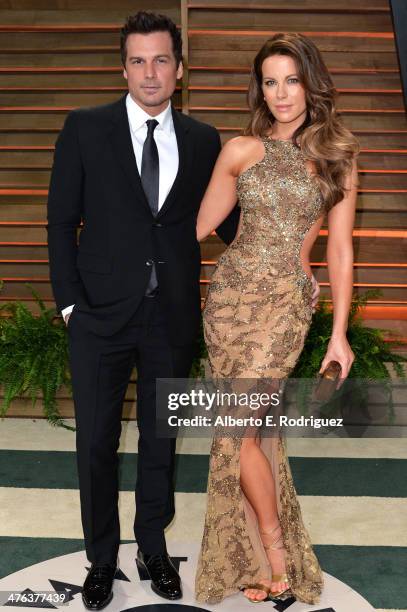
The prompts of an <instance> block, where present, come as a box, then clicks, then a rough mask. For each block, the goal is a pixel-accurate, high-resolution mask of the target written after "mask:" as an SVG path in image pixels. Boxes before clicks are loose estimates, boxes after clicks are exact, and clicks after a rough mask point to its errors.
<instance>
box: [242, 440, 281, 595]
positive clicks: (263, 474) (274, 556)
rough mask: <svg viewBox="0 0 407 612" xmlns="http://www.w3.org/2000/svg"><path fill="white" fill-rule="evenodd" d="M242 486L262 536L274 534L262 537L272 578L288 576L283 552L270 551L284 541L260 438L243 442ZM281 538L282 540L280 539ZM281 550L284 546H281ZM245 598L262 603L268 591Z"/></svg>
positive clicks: (269, 583) (270, 583)
mask: <svg viewBox="0 0 407 612" xmlns="http://www.w3.org/2000/svg"><path fill="white" fill-rule="evenodd" d="M240 484H241V487H242V490H243V492H244V494H245V495H246V497H247V499H248V500H249V502H250V504H251V505H252V507H253V509H254V511H255V513H256V516H257V520H258V524H259V529H260V531H261V532H271V531H272V530H273V529H274V530H275V531H274V533H273V534H272V536H271V535H266V534H264V533H263V534H262V536H261V537H262V541H263V543H264V544H265V549H266V553H267V556H268V559H269V561H270V564H271V568H272V572H273V575H276V574H284V573H285V561H284V548H283V547H282V548H278V549H277V548H276V549H271V548H269V547H268V546H269V545H270V544H273V543H274V542H277V541H278V540H279V539H281V529H280V527H279V519H278V511H277V501H276V492H275V485H274V476H273V472H272V470H271V466H270V463H269V461H268V459H267V457H266V456H265V455H264V453H263V451H262V450H261V448H260V441H259V438H258V437H246V438H244V439H243V440H242V445H241V449H240ZM279 536H280V538H279ZM279 546H282V544H281V543H279ZM264 584H265V586H269V587H271V589H272V590H273V591H281V590H284V589H286V588H288V587H289V585H288V583H287V582H275V581H274V580H273V581H269V580H264ZM244 594H245V596H246V597H250V599H259V600H262V599H264V597H265V591H262V590H259V589H245V591H244Z"/></svg>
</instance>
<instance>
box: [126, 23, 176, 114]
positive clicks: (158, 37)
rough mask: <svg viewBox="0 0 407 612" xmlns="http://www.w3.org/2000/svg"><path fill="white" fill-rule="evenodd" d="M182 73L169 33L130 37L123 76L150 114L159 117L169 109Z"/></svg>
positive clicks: (130, 89) (133, 96)
mask: <svg viewBox="0 0 407 612" xmlns="http://www.w3.org/2000/svg"><path fill="white" fill-rule="evenodd" d="M182 74H183V67H182V62H181V63H180V64H179V66H178V69H177V66H176V60H175V56H174V53H173V50H172V38H171V35H170V33H169V32H151V33H150V34H138V33H137V34H130V35H129V36H128V38H127V57H126V64H125V67H124V70H123V76H124V78H125V79H127V84H128V88H129V92H130V95H131V97H132V98H133V100H134V101H135V102H136V103H137V104H138V105H139V106H141V108H143V109H144V110H145V111H146V112H147V113H148V114H149V115H151V116H153V117H154V116H155V115H159V114H160V113H161V112H162V111H163V110H164V109H165V108H166V107H167V106H168V100H169V99H170V98H171V96H172V94H173V93H174V90H175V86H176V82H177V79H180V78H182Z"/></svg>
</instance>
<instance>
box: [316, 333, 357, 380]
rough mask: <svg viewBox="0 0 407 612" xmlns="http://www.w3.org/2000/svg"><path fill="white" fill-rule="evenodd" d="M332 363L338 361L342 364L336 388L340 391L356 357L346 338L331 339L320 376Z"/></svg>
mask: <svg viewBox="0 0 407 612" xmlns="http://www.w3.org/2000/svg"><path fill="white" fill-rule="evenodd" d="M330 361H338V362H339V363H340V364H341V368H342V370H341V375H340V378H339V382H338V384H337V386H336V388H337V389H339V387H340V386H341V385H342V384H343V381H344V380H345V378H347V376H348V374H349V370H350V369H351V367H352V363H353V362H354V361H355V355H354V353H353V351H352V349H351V347H350V345H349V342H348V340H347V338H346V336H340V337H333V336H332V337H331V339H330V341H329V344H328V348H327V351H326V355H325V357H324V359H323V360H322V363H321V369H320V370H319V373H320V374H321V373H322V372H323V371H324V370H325V368H326V367H327V365H328V363H329V362H330Z"/></svg>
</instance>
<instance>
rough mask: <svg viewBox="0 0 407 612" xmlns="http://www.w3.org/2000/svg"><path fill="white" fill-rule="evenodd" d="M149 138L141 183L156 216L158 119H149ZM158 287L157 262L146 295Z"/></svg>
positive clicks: (144, 148) (146, 144)
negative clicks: (155, 135)
mask: <svg viewBox="0 0 407 612" xmlns="http://www.w3.org/2000/svg"><path fill="white" fill-rule="evenodd" d="M146 124H147V138H146V139H145V141H144V145H143V155H142V158H141V173H140V177H141V184H142V185H143V189H144V193H145V194H146V198H147V200H148V203H149V205H150V208H151V212H152V213H153V215H154V217H155V216H156V215H157V213H158V190H159V184H160V182H159V177H160V163H159V158H158V149H157V144H156V142H155V140H154V130H155V128H156V127H157V125H158V121H157V120H156V119H148V121H146ZM157 287H158V282H157V274H156V271H155V263H154V262H153V264H152V269H151V276H150V280H149V282H148V285H147V290H146V295H149V294H151V293H153V292H154V291H155V289H156V288H157Z"/></svg>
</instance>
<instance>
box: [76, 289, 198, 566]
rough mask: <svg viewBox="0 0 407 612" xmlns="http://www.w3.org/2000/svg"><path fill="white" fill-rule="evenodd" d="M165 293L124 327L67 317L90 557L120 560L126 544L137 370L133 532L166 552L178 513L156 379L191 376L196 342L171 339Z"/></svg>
mask: <svg viewBox="0 0 407 612" xmlns="http://www.w3.org/2000/svg"><path fill="white" fill-rule="evenodd" d="M166 330H167V328H166V326H165V313H164V309H163V307H162V305H161V302H160V295H159V294H158V295H156V296H155V297H150V298H149V297H144V298H143V300H142V302H141V304H140V305H139V307H138V308H137V310H136V312H135V313H134V315H133V316H132V318H131V319H130V320H129V321H128V323H127V324H126V326H125V327H123V328H122V329H120V330H119V331H118V332H117V333H115V334H113V335H110V336H101V335H96V334H95V333H93V332H91V331H88V330H87V329H86V328H85V327H83V326H81V321H80V318H76V317H75V308H74V309H73V311H72V314H71V316H70V318H69V321H68V341H69V361H70V369H71V376H72V388H73V399H74V405H75V417H76V427H77V431H76V442H77V464H78V476H79V488H80V499H81V516H82V525H83V531H84V537H85V546H86V553H87V557H88V560H89V561H90V562H91V563H115V562H116V559H117V553H118V548H119V543H120V525H119V514H118V490H119V483H118V455H117V451H118V448H119V440H120V433H121V417H122V408H123V401H124V397H125V394H126V390H127V387H128V383H129V380H130V375H131V372H132V370H133V367H134V365H135V366H136V369H137V424H138V428H139V443H138V464H137V478H136V475H135V481H136V487H135V498H136V516H135V522H134V533H135V538H136V540H137V543H138V545H139V547H140V548H141V550H142V551H143V552H145V553H148V554H163V553H165V552H166V544H165V536H164V529H165V527H167V525H168V524H169V523H170V522H171V520H172V519H173V517H174V458H175V439H164V438H158V439H157V438H156V431H155V429H156V421H155V397H156V390H155V385H156V378H159V377H162V378H176V377H179V378H187V377H188V375H189V371H190V368H191V364H192V359H193V353H194V345H185V346H176V347H174V346H172V345H171V344H170V342H169V339H168V332H167V331H166Z"/></svg>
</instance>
